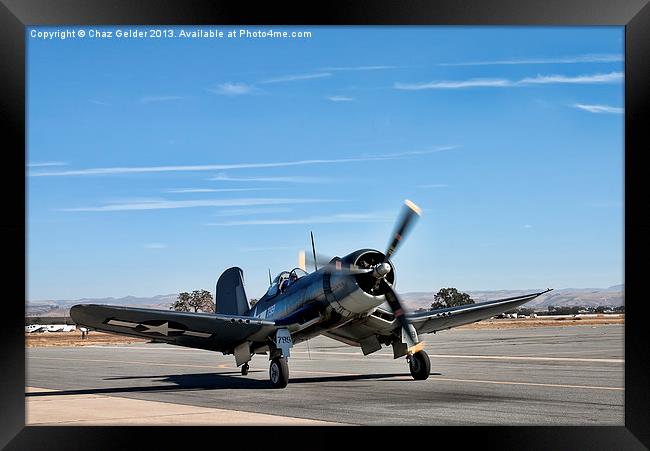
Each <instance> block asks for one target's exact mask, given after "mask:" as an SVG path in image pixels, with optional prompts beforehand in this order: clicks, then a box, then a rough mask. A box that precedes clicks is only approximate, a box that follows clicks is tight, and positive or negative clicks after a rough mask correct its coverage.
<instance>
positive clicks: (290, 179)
mask: <svg viewBox="0 0 650 451" xmlns="http://www.w3.org/2000/svg"><path fill="white" fill-rule="evenodd" d="M208 180H216V181H222V182H279V183H329V182H333V181H334V179H332V178H329V177H314V176H300V175H294V176H283V177H265V176H263V177H230V176H228V175H225V174H219V175H217V176H215V177H211V178H209V179H208Z"/></svg>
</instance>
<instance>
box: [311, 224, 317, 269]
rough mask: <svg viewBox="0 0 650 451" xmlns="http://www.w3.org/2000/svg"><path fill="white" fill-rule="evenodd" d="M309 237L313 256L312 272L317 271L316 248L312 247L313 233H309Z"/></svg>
mask: <svg viewBox="0 0 650 451" xmlns="http://www.w3.org/2000/svg"><path fill="white" fill-rule="evenodd" d="M309 234H310V235H311V251H312V253H313V254H314V270H315V271H318V263H317V262H316V246H315V245H314V232H309Z"/></svg>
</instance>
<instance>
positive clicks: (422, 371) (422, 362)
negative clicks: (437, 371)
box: [408, 351, 431, 381]
mask: <svg viewBox="0 0 650 451" xmlns="http://www.w3.org/2000/svg"><path fill="white" fill-rule="evenodd" d="M408 361H409V369H410V370H411V376H413V379H415V380H416V381H423V380H425V379H427V378H428V377H429V373H430V372H431V362H430V361H429V356H428V355H427V353H426V352H424V351H418V352H416V353H415V354H413V355H411V356H410V357H409V359H408Z"/></svg>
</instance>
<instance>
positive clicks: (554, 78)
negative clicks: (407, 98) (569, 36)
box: [394, 72, 624, 91]
mask: <svg viewBox="0 0 650 451" xmlns="http://www.w3.org/2000/svg"><path fill="white" fill-rule="evenodd" d="M623 77H624V75H623V72H610V73H607V74H592V75H577V76H566V75H537V76H536V77H527V78H522V79H521V80H517V81H512V80H508V79H505V78H473V79H470V80H457V81H431V82H426V83H400V82H397V83H395V84H394V88H395V89H401V90H408V91H419V90H422V89H463V88H508V87H513V86H526V85H542V84H595V83H615V82H619V81H622V80H623Z"/></svg>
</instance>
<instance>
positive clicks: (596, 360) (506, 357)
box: [87, 345, 625, 363]
mask: <svg viewBox="0 0 650 451" xmlns="http://www.w3.org/2000/svg"><path fill="white" fill-rule="evenodd" d="M87 347H88V348H111V349H135V350H146V351H176V352H178V351H186V350H185V349H174V348H161V349H153V348H145V347H132V346H129V347H126V346H124V347H122V346H95V345H91V346H87ZM201 352H210V351H204V350H201ZM571 352H574V351H571ZM575 352H579V351H575ZM292 353H293V354H309V351H292ZM311 354H324V355H347V356H355V357H356V356H360V355H361V354H359V353H356V352H354V351H350V352H336V351H311ZM373 357H387V358H391V359H392V358H393V356H392V355H391V354H387V353H379V354H375V355H374V356H373ZM429 357H436V358H442V359H478V360H531V361H541V362H545V361H548V362H585V363H625V359H601V358H584V357H575V358H574V357H536V356H509V355H465V354H429Z"/></svg>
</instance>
